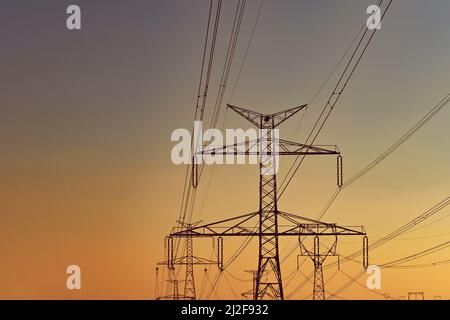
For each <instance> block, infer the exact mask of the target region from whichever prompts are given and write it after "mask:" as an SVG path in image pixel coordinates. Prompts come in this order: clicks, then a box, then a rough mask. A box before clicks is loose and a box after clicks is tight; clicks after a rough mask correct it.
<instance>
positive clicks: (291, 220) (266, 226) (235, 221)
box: [168, 105, 366, 300]
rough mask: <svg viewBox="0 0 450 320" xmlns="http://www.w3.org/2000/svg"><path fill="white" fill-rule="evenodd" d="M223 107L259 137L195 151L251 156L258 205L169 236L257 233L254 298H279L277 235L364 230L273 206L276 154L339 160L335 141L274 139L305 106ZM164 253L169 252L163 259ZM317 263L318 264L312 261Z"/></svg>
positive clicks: (179, 229) (351, 233)
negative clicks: (276, 109)
mask: <svg viewBox="0 0 450 320" xmlns="http://www.w3.org/2000/svg"><path fill="white" fill-rule="evenodd" d="M228 107H229V108H230V109H232V110H233V111H234V112H236V113H238V114H239V115H241V116H242V117H243V118H245V119H246V120H248V121H249V122H250V123H252V124H254V125H255V126H256V127H257V128H259V129H260V136H259V137H258V138H257V139H255V140H251V141H244V142H238V143H235V144H231V145H225V146H218V147H208V148H206V149H203V150H202V151H200V152H199V154H201V155H257V156H258V159H259V168H260V180H259V210H258V211H257V212H253V213H249V214H245V215H241V216H238V217H234V218H230V219H225V220H221V221H217V222H213V223H209V224H204V225H199V226H193V227H186V226H180V227H176V228H174V229H173V230H172V232H171V234H170V238H177V237H178V238H179V237H181V238H187V239H192V238H196V237H218V238H219V239H220V240H221V241H223V239H222V237H227V236H231V237H233V236H241V237H249V236H255V237H258V239H259V246H258V247H259V255H258V269H257V270H256V276H255V284H254V289H253V291H254V299H255V300H260V299H264V298H265V297H270V298H274V299H279V300H283V299H284V292H283V283H282V276H281V267H280V258H279V246H278V238H279V237H280V236H297V237H300V236H316V237H318V236H331V235H332V236H336V237H337V236H338V235H339V236H344V235H345V236H365V235H366V232H365V230H364V228H363V227H342V226H338V225H337V224H334V223H324V222H321V221H317V220H312V219H308V218H305V217H301V216H297V215H294V214H291V213H286V212H282V211H279V209H278V199H277V179H276V178H277V176H276V170H274V168H275V167H276V166H277V165H278V163H277V161H278V156H279V155H337V156H338V164H339V163H342V159H341V157H340V152H339V149H338V148H337V147H336V146H327V147H325V146H311V145H304V144H300V143H296V142H291V141H287V140H281V139H278V137H276V136H275V135H274V134H273V132H274V129H275V128H276V127H277V126H278V125H280V124H281V123H283V122H284V121H286V120H287V119H288V118H290V117H292V116H293V115H294V114H296V113H297V112H299V111H300V110H302V109H304V108H306V105H302V106H299V107H295V108H291V109H288V110H285V111H281V112H277V113H274V114H262V113H258V112H255V111H251V110H249V109H245V108H242V107H237V106H232V105H228ZM339 160H340V161H339ZM339 172H341V168H338V173H339ZM170 256H171V254H170V253H169V254H168V263H169V264H170V262H169V259H170ZM218 259H219V261H222V262H221V263H219V264H220V265H221V264H223V257H218ZM317 266H318V267H319V265H318V264H317ZM320 266H321V264H320ZM315 267H316V264H315ZM266 273H267V275H268V276H267V277H264V278H263V274H266ZM320 276H322V281H321V283H322V287H323V275H322V272H321V268H320ZM318 279H319V277H318ZM319 280H320V279H319ZM319 282H320V281H318V283H319ZM322 291H323V290H322Z"/></svg>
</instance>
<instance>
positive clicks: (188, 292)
mask: <svg viewBox="0 0 450 320" xmlns="http://www.w3.org/2000/svg"><path fill="white" fill-rule="evenodd" d="M178 223H179V225H181V226H183V228H188V229H189V228H193V227H194V226H195V225H196V224H198V222H197V223H183V222H181V221H178ZM185 240H186V254H185V255H184V256H182V257H177V258H174V257H173V239H172V238H170V237H168V238H167V239H166V246H167V260H166V261H164V262H160V263H158V264H159V265H164V266H167V267H168V269H169V272H173V271H174V270H175V266H176V265H178V266H185V270H186V273H185V278H184V294H183V295H182V296H180V295H179V294H178V281H177V282H176V285H177V289H176V292H177V294H176V295H175V293H174V294H173V297H177V298H178V299H179V298H180V297H182V299H184V300H196V299H197V295H196V291H195V278H194V265H210V264H216V262H215V261H212V260H208V259H204V258H200V257H196V256H194V246H193V239H192V237H191V236H187V237H185ZM172 281H176V280H172ZM174 286H175V282H174ZM174 300H176V299H175V298H174Z"/></svg>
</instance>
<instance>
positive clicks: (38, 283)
mask: <svg viewBox="0 0 450 320" xmlns="http://www.w3.org/2000/svg"><path fill="white" fill-rule="evenodd" d="M79 2H80V6H81V8H82V10H85V16H86V20H85V23H86V27H85V28H83V30H82V31H80V33H78V34H77V33H68V32H67V30H65V29H64V23H62V24H61V23H60V22H61V21H64V19H62V18H64V11H65V7H64V5H63V4H61V1H48V2H46V4H45V5H41V4H39V5H37V4H31V3H29V4H27V6H28V7H27V8H28V10H25V11H24V7H23V6H24V5H23V4H17V3H16V2H15V1H12V0H11V1H7V4H6V3H5V4H4V5H3V4H2V6H4V8H3V9H2V10H0V21H3V22H2V27H0V39H2V40H1V41H2V42H3V46H4V49H2V52H1V53H0V61H2V62H1V63H2V70H3V71H2V73H1V74H0V79H1V83H2V86H4V90H2V91H3V92H2V97H1V98H0V99H1V106H0V143H1V145H2V160H1V162H0V177H1V179H0V194H1V198H2V200H1V201H0V238H1V241H0V298H3V299H11V298H12V299H24V298H30V299H50V298H53V299H78V298H84V299H110V298H112V299H119V298H120V299H153V298H154V297H155V284H156V279H155V267H156V264H157V262H159V261H161V260H162V259H163V258H164V249H163V244H164V243H163V241H164V236H165V235H167V234H168V232H170V228H171V227H172V226H173V225H174V223H175V220H176V218H177V216H178V212H179V206H180V202H181V192H182V188H183V178H184V173H185V169H186V168H185V167H184V166H175V165H173V164H172V163H171V161H170V151H171V148H172V146H173V144H172V143H171V142H170V134H171V132H172V130H174V129H176V128H188V129H190V128H191V126H192V120H193V112H194V102H195V95H196V86H197V81H198V73H199V69H200V59H201V45H202V41H203V32H204V25H205V21H206V20H205V19H206V14H207V12H206V10H207V5H206V2H205V1H202V0H198V1H197V0H196V1H194V0H192V1H189V2H186V1H164V2H162V1H160V2H151V3H149V2H146V1H137V0H136V1H127V2H126V4H125V2H123V3H121V4H111V3H110V2H106V1H98V2H97V3H96V4H92V3H90V2H89V1H79ZM395 2H396V3H395V4H394V5H393V7H392V9H391V11H390V12H389V15H388V16H387V18H386V21H385V22H384V24H383V29H382V30H381V31H380V32H379V33H378V34H377V35H376V37H375V39H374V42H373V45H372V46H371V47H370V48H369V50H368V53H367V55H366V56H365V58H364V60H363V61H362V64H361V67H360V68H359V69H358V70H357V73H356V74H355V77H354V78H353V79H352V82H351V83H350V85H349V87H348V88H347V89H346V92H345V94H344V95H343V97H342V100H341V101H340V102H339V105H338V107H337V109H336V110H335V112H334V113H333V116H332V118H331V119H330V121H329V122H328V123H327V126H326V130H324V131H323V133H322V134H321V135H320V138H319V139H318V143H319V144H337V145H338V146H339V148H340V150H341V151H342V153H343V156H344V164H345V169H344V170H345V176H346V177H347V178H348V177H350V176H351V175H353V174H354V173H356V172H358V171H359V170H360V169H361V168H363V167H364V166H365V165H367V164H368V163H370V162H371V161H373V160H374V159H375V158H376V157H377V156H378V155H379V154H381V153H382V152H383V151H384V150H385V149H386V148H387V147H389V146H390V145H391V144H392V143H393V142H394V141H395V140H396V139H398V138H399V137H400V136H401V135H402V134H403V133H404V132H405V131H407V130H408V129H409V128H410V127H411V126H412V125H414V124H415V123H416V122H417V121H418V120H419V119H420V118H421V117H423V116H424V115H425V114H426V113H427V112H428V111H429V110H430V109H431V107H432V106H434V105H435V104H436V103H437V102H438V101H439V100H440V99H441V98H442V97H443V96H445V94H447V93H448V89H449V77H448V75H449V74H450V60H449V59H448V56H449V52H450V33H449V31H448V30H450V22H449V20H448V17H447V15H446V13H447V12H449V10H450V4H449V3H448V1H441V0H433V1H430V2H429V3H428V2H427V3H424V2H423V1H410V0H403V1H402V0H398V1H395ZM431 3H432V5H431ZM368 4H370V1H361V3H359V2H358V4H355V2H354V1H350V0H342V1H340V2H339V4H337V2H336V1H331V0H329V1H325V0H324V1H321V2H320V3H315V2H311V1H283V5H281V4H279V1H270V0H266V3H265V4H264V8H263V12H262V15H261V20H260V24H259V25H258V28H257V31H256V34H255V38H254V41H253V43H252V47H251V49H250V51H249V56H248V60H247V62H246V65H245V68H244V69H243V73H242V75H241V78H240V82H239V86H238V87H237V91H236V93H235V95H234V97H233V99H232V100H231V102H233V103H235V104H238V105H243V106H246V105H249V106H256V107H258V108H259V109H260V111H262V112H276V111H279V110H281V109H282V108H285V107H289V106H295V105H300V104H303V103H307V102H308V101H310V99H311V97H312V96H313V95H314V93H315V91H316V90H317V89H318V88H319V87H320V85H321V83H322V82H323V80H324V79H325V78H326V76H327V75H328V73H329V72H330V71H331V69H332V67H333V65H334V64H335V63H336V61H337V59H338V57H340V56H341V55H342V53H343V52H344V50H345V48H346V46H347V45H348V44H349V42H350V41H351V39H352V37H353V36H354V35H355V33H356V31H357V30H358V28H359V27H360V26H361V24H362V23H363V22H364V19H365V17H366V14H365V8H366V7H367V5H368ZM256 5H257V3H256V2H255V3H250V4H249V5H248V7H247V11H246V14H247V16H246V19H245V20H244V21H245V23H244V25H243V30H242V35H241V42H240V43H239V46H238V52H237V56H236V62H235V65H234V69H233V71H232V74H231V78H232V80H233V81H234V79H235V76H236V67H237V65H238V63H240V61H241V59H242V56H243V51H244V48H245V44H246V43H247V40H248V37H249V35H250V31H251V30H250V29H251V24H252V22H253V21H254V18H255V14H256V8H257V6H256ZM105 6H109V7H108V10H105ZM232 10H233V6H231V4H228V3H227V4H226V6H225V8H224V17H223V22H222V24H223V30H224V31H223V33H222V34H221V37H220V39H219V42H220V45H219V46H218V49H217V50H218V53H217V61H218V62H217V66H216V67H215V69H214V71H215V73H214V74H215V76H214V78H213V79H212V83H213V85H214V87H212V88H211V92H212V94H211V97H215V94H216V89H217V87H216V86H217V82H218V79H217V78H218V74H220V72H219V70H220V68H221V66H222V61H223V55H224V52H225V43H226V39H227V38H226V37H227V35H228V32H229V28H230V27H231V14H232ZM181 13H182V14H181ZM61 15H62V17H61ZM14 17H16V18H14ZM61 19H62V20H61ZM112 21H114V23H112ZM30 25H36V26H40V28H30ZM5 26H6V27H5ZM330 34H332V35H333V36H332V37H330ZM330 90H331V89H330V88H329V87H326V88H324V91H323V94H322V95H320V96H319V97H318V99H317V100H316V102H315V103H314V104H312V105H311V108H310V110H309V111H308V113H307V114H306V115H305V118H304V120H303V122H302V126H301V127H300V130H299V132H298V133H297V134H296V135H295V136H293V132H294V130H295V126H296V125H297V123H298V120H299V118H300V116H296V117H294V118H292V119H291V120H290V121H289V122H287V123H286V124H285V125H283V126H282V127H281V137H284V138H286V139H292V140H295V141H299V142H303V141H304V139H305V137H306V134H307V132H308V131H309V130H310V128H311V127H312V124H313V122H314V120H315V118H316V116H317V114H318V112H319V111H320V108H321V107H322V105H323V103H324V102H325V101H326V100H325V99H326V98H327V96H328V94H329V92H330ZM228 93H229V92H228ZM227 99H229V96H226V98H225V101H226V102H228V101H229V100H227ZM211 100H213V98H211ZM210 113H211V108H210V109H209V115H210ZM449 124H450V110H448V108H446V109H444V110H442V111H441V112H440V113H439V115H438V116H436V118H434V119H432V120H431V121H430V122H429V123H428V124H427V125H426V126H425V127H424V128H423V129H421V130H420V131H419V132H418V133H417V134H416V135H415V136H414V137H413V138H412V139H411V140H410V141H408V142H407V143H406V144H405V145H404V146H402V147H401V148H400V149H399V150H397V151H396V152H395V153H394V154H392V156H390V157H389V158H388V159H386V160H385V161H384V162H383V163H382V164H381V165H380V166H378V167H377V168H375V169H374V170H373V171H371V172H370V173H369V174H367V175H366V176H365V177H364V178H363V179H361V180H360V181H358V182H357V183H355V184H354V185H352V186H350V187H349V188H348V189H346V190H345V191H343V192H342V194H341V195H340V197H339V198H338V200H337V201H336V202H335V203H334V205H333V207H332V208H331V209H330V210H329V212H328V213H327V215H326V216H325V217H324V220H325V221H329V222H337V223H339V224H342V225H364V226H365V228H366V230H367V232H368V235H369V239H371V241H374V240H376V239H377V238H379V237H382V236H384V235H386V234H387V233H389V232H391V231H393V230H394V229H396V228H397V227H400V226H402V225H403V224H405V223H407V222H408V221H410V220H412V219H413V218H415V217H416V216H418V215H419V214H421V213H422V212H424V211H425V210H427V209H428V208H430V207H432V206H433V205H435V204H436V203H438V202H439V201H441V200H442V199H444V198H445V197H447V196H448V190H449V189H448V181H450V167H449V165H448V164H449V162H450V148H448V142H447V139H446V138H447V137H448V136H449V127H450V126H449ZM226 126H227V127H228V128H237V127H246V126H247V124H246V123H245V122H244V121H243V120H241V119H239V117H238V116H237V115H234V114H231V113H228V115H227V120H226ZM291 161H292V160H285V161H284V163H283V164H282V168H281V172H280V176H284V174H285V173H286V171H287V169H288V167H289V164H290V163H291ZM211 171H212V170H211V168H207V169H206V171H205V178H204V180H203V181H204V183H205V184H206V182H207V181H208V179H209V175H210V174H211ZM335 181H336V180H335V159H334V157H331V158H328V157H322V158H320V159H319V158H311V159H307V161H306V162H305V164H304V165H303V166H302V168H301V170H300V171H299V174H298V175H297V176H296V178H295V179H294V180H293V182H292V184H291V185H290V187H289V189H288V191H287V192H286V194H285V195H284V196H283V199H282V200H281V201H280V205H279V206H280V208H281V209H282V210H284V211H287V212H292V213H296V214H299V215H304V216H306V217H310V218H315V217H316V216H317V215H318V213H319V212H320V210H321V209H322V207H323V206H324V204H325V203H326V201H327V200H328V198H329V197H330V196H331V194H332V193H333V192H334V190H335V188H336V186H335ZM205 190H206V185H201V186H200V187H199V195H198V199H200V200H199V203H200V204H201V203H203V200H204V198H205ZM257 206H258V168H257V167H256V166H250V165H244V166H217V167H216V168H215V171H214V178H213V180H212V183H211V185H210V189H209V192H208V198H207V200H206V201H205V205H204V208H203V210H202V211H201V210H200V206H199V208H197V209H196V211H195V215H194V220H203V221H205V222H206V221H214V220H218V219H223V218H227V217H232V216H236V215H239V214H243V213H247V212H251V211H254V210H255V209H256V208H257ZM449 213H450V212H449V209H448V208H447V209H445V210H442V211H441V212H440V213H439V214H437V215H436V217H435V218H433V220H436V219H439V218H440V217H444V216H446V215H448V214H449ZM433 220H430V221H433ZM449 227H450V220H449V219H443V220H442V221H440V222H439V223H435V224H432V225H430V226H429V227H427V228H423V229H421V230H420V231H417V232H414V233H410V234H407V235H404V236H401V237H400V238H401V239H399V240H394V241H391V242H389V243H388V244H386V245H385V246H382V247H380V248H379V249H376V250H374V251H373V252H371V253H370V258H371V263H374V264H381V263H383V262H386V261H390V260H393V259H396V258H399V257H403V256H407V255H409V254H412V253H415V252H418V251H421V250H423V249H426V248H429V247H431V246H434V245H436V244H439V243H442V242H444V241H447V239H448V228H449ZM295 241H296V240H295V239H287V240H284V239H283V240H282V241H281V251H282V253H281V256H284V255H285V253H286V252H287V251H289V249H290V248H291V247H292V245H293V244H294V243H295ZM352 241H355V239H342V241H341V242H340V244H339V245H338V250H339V253H340V254H341V255H346V254H349V253H352V252H353V251H355V250H357V249H359V248H360V242H359V239H357V241H358V243H351V242H352ZM196 243H197V242H196ZM238 245H239V243H238V242H237V241H232V240H228V239H227V240H226V243H225V259H227V257H230V256H231V255H232V254H233V252H234V251H235V249H236V247H237V246H238ZM211 250H212V245H211V242H210V240H204V241H202V240H198V244H197V246H196V253H197V254H199V255H202V256H204V257H206V258H210V256H211ZM256 253H257V250H256V241H255V240H254V241H253V242H252V244H251V245H250V246H249V247H248V249H247V250H246V251H245V254H244V255H242V256H241V257H240V258H239V259H237V260H236V262H235V263H234V264H233V265H231V266H230V268H229V269H227V272H229V274H231V275H233V276H235V277H237V278H240V279H242V278H247V279H250V277H249V275H248V274H247V273H245V272H244V271H243V270H248V269H254V268H255V266H256ZM449 255H450V252H449V251H448V250H444V251H441V252H439V253H437V254H435V255H431V256H429V257H426V258H423V259H421V260H418V261H414V262H411V263H410V264H413V263H426V262H433V261H439V260H445V259H448V257H449ZM330 259H331V261H332V260H333V259H334V258H330ZM71 264H77V265H79V266H80V267H81V270H82V290H81V291H69V290H67V289H66V288H65V281H66V277H67V275H66V274H65V269H66V267H67V266H68V265H71ZM295 268H296V261H295V255H293V256H292V257H291V258H290V259H289V260H287V261H286V263H283V265H282V271H283V275H284V276H288V275H289V274H291V272H292V271H293V270H295ZM360 270H361V267H360V266H358V265H357V264H355V263H352V262H349V263H346V264H344V265H342V271H344V272H345V273H347V274H349V275H351V276H355V275H356V274H357V273H358V272H359V271H360ZM216 271H217V268H216V267H211V268H210V271H209V273H208V274H209V277H211V279H213V278H214V275H215V274H216ZM310 271H311V262H310V261H306V262H305V264H304V265H303V268H302V269H301V272H303V273H305V274H309V273H310ZM336 271H337V270H336V268H334V269H331V270H329V271H326V273H325V277H326V279H327V278H329V277H330V276H331V275H332V274H333V273H334V272H336ZM449 271H450V267H449V265H444V266H439V267H433V268H426V269H411V270H383V272H382V289H381V290H380V292H381V293H389V294H390V295H391V296H394V297H399V296H405V295H407V293H408V292H409V291H424V292H425V294H426V298H430V299H432V298H433V297H434V296H438V295H439V296H442V298H445V299H450V294H449V292H448V288H449V287H450V277H448V274H449ZM231 275H228V278H229V281H230V283H231V286H232V287H233V290H234V291H235V292H236V293H237V294H240V293H241V292H243V291H246V290H249V289H250V287H251V282H249V281H238V280H235V279H233V278H232V276H231ZM160 276H161V274H160ZM203 277H204V274H203V271H202V268H199V269H198V270H197V271H196V278H197V285H198V288H200V287H201V284H202V282H203ZM365 280H366V276H363V277H362V278H361V279H360V282H361V283H363V284H364V283H365ZM302 281H303V277H302V275H300V274H297V275H296V276H295V278H294V280H293V281H292V282H291V283H290V284H289V285H287V287H286V290H285V291H286V293H287V294H288V295H290V297H291V298H293V299H300V298H305V297H308V296H309V295H310V294H311V292H312V287H311V284H310V283H309V284H307V285H306V286H304V287H302V288H301V289H299V290H298V292H297V291H295V292H294V293H293V294H292V295H291V293H292V292H293V291H294V289H295V288H296V287H297V286H298V285H299V284H300V283H301V282H302ZM346 282H347V278H346V276H345V275H344V273H342V272H338V273H337V274H336V275H335V276H334V277H333V278H332V280H331V281H330V282H329V283H328V284H327V287H326V289H327V290H328V291H330V292H334V291H335V290H338V289H339V288H340V287H341V286H342V285H344V284H345V283H346ZM161 284H162V281H161V278H159V286H160V287H161ZM200 291H201V290H200V289H199V293H200ZM205 291H206V290H203V292H202V294H203V297H204V295H205ZM218 295H219V297H220V298H233V297H234V295H233V293H232V291H231V290H230V289H229V287H228V285H227V283H226V282H225V281H223V280H222V281H221V283H220V285H219V289H218ZM338 295H339V297H342V298H346V299H354V298H356V299H360V298H364V299H377V298H381V296H380V295H378V294H374V293H372V292H369V291H368V290H366V289H364V288H362V287H361V286H358V285H352V286H350V287H349V288H348V289H347V290H345V291H342V292H340V293H339V294H338Z"/></svg>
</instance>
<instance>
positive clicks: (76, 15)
mask: <svg viewBox="0 0 450 320" xmlns="http://www.w3.org/2000/svg"><path fill="white" fill-rule="evenodd" d="M66 13H67V14H68V15H69V16H68V17H67V20H66V27H67V29H69V30H81V8H80V7H79V6H77V5H75V4H72V5H70V6H68V7H67V10H66Z"/></svg>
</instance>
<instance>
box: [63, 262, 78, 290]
mask: <svg viewBox="0 0 450 320" xmlns="http://www.w3.org/2000/svg"><path fill="white" fill-rule="evenodd" d="M66 273H67V274H68V275H69V276H68V277H67V280H66V288H67V289H69V290H81V268H80V267H79V266H77V265H70V266H68V267H67V269H66Z"/></svg>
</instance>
